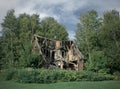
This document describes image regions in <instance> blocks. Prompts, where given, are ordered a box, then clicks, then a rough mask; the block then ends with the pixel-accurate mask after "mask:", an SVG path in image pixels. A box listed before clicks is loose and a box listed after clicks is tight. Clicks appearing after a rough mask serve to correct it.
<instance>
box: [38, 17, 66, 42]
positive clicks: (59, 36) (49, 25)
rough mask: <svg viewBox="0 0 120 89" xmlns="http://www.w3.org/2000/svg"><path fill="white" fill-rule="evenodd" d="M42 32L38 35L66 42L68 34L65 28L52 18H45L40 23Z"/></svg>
mask: <svg viewBox="0 0 120 89" xmlns="http://www.w3.org/2000/svg"><path fill="white" fill-rule="evenodd" d="M41 27H42V32H43V33H41V34H40V35H42V36H45V37H48V38H50V39H54V40H68V33H67V31H66V29H65V27H64V26H63V25H61V24H59V23H58V22H57V21H56V20H55V19H54V18H52V17H47V18H45V19H43V20H42V21H41Z"/></svg>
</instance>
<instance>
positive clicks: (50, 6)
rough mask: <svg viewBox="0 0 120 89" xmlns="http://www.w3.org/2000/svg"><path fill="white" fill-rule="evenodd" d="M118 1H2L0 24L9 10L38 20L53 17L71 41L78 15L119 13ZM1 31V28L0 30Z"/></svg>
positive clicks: (119, 0) (0, 5)
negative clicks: (30, 15) (106, 12)
mask: <svg viewBox="0 0 120 89" xmlns="http://www.w3.org/2000/svg"><path fill="white" fill-rule="evenodd" d="M119 3H120V0H2V1H1V3H0V23H1V22H2V19H3V18H4V16H5V15H6V12H7V11H8V10H9V9H15V14H16V15H17V16H18V15H19V14H21V13H28V14H33V13H36V14H39V15H40V18H41V19H42V18H44V17H48V16H50V17H54V18H55V19H56V20H57V21H58V22H60V23H61V24H63V25H64V26H66V28H67V30H68V33H69V34H70V35H71V36H72V37H71V39H73V37H74V35H75V31H74V30H76V24H77V23H78V21H79V15H80V13H83V12H86V11H88V10H90V9H95V10H97V11H98V13H99V14H103V12H104V11H106V10H111V9H116V10H118V11H119V12H120V5H119ZM0 29H1V28H0Z"/></svg>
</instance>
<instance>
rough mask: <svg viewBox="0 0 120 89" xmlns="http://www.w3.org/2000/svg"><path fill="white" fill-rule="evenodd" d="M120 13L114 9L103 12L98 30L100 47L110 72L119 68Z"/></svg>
mask: <svg viewBox="0 0 120 89" xmlns="http://www.w3.org/2000/svg"><path fill="white" fill-rule="evenodd" d="M119 34H120V15H119V12H118V11H116V10H112V11H109V12H106V13H105V14H104V20H103V25H102V27H101V30H100V34H99V37H100V41H101V45H102V47H101V49H103V52H104V54H105V55H106V56H107V67H108V68H110V73H113V72H115V71H118V70H120V62H119V61H120V55H119V53H120V49H119V47H120V35H119Z"/></svg>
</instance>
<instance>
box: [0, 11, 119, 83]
mask: <svg viewBox="0 0 120 89" xmlns="http://www.w3.org/2000/svg"><path fill="white" fill-rule="evenodd" d="M1 25H2V33H3V34H2V36H1V37H0V43H1V44H0V68H1V71H2V74H3V73H4V74H3V75H2V76H4V78H5V80H15V81H18V82H24V83H55V82H60V81H62V82H67V81H83V80H89V81H102V80H114V79H116V80H119V79H120V55H119V53H120V15H119V12H118V11H116V10H112V11H108V12H105V13H104V16H103V17H101V18H100V17H99V16H98V14H97V12H96V11H95V10H91V11H88V12H86V13H82V14H81V15H80V22H79V23H78V25H77V28H78V29H77V31H76V44H77V45H78V47H79V49H80V50H81V52H82V53H83V54H84V56H85V65H84V70H85V71H82V72H81V71H69V70H68V71H66V70H46V69H40V70H38V69H37V68H41V67H42V66H43V65H44V62H43V59H42V57H41V56H40V55H39V54H36V53H33V52H32V44H31V39H32V36H33V34H38V35H41V36H45V37H48V38H51V39H54V40H68V33H67V31H66V29H65V27H64V26H63V25H61V24H59V23H58V22H57V21H56V20H55V19H54V18H52V17H47V18H45V19H43V20H42V21H40V19H39V15H37V14H33V15H28V14H26V13H23V14H20V15H19V16H18V17H16V16H15V14H14V10H9V11H8V12H7V15H6V16H5V18H4V20H3V23H2V24H1ZM11 67H12V68H14V69H8V68H11ZM28 67H30V69H26V68H28ZM21 68H23V69H21ZM33 68H34V69H33ZM6 69H8V70H6Z"/></svg>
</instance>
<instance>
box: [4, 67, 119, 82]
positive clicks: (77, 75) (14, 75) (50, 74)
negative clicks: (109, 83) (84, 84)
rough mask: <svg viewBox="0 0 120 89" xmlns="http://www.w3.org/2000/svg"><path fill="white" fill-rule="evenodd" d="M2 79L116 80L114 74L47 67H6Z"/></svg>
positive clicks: (52, 80)
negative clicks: (50, 68)
mask: <svg viewBox="0 0 120 89" xmlns="http://www.w3.org/2000/svg"><path fill="white" fill-rule="evenodd" d="M2 74H3V75H4V80H14V81H17V82H21V83H56V82H70V81H103V80H116V79H117V80H118V79H120V78H117V77H118V76H117V75H116V77H115V76H113V75H110V74H103V73H94V72H91V71H72V70H69V71H68V70H47V69H31V68H27V69H6V70H3V72H2Z"/></svg>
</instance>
